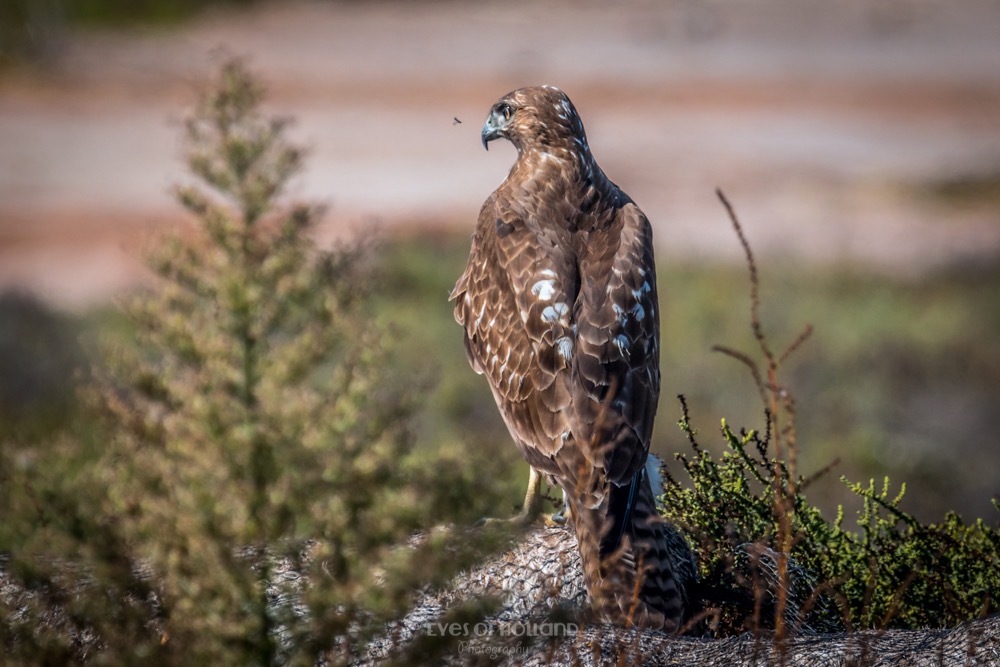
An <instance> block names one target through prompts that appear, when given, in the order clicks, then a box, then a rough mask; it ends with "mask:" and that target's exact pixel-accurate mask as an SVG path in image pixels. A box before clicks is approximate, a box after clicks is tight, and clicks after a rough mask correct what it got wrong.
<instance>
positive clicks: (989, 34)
mask: <svg viewBox="0 0 1000 667" xmlns="http://www.w3.org/2000/svg"><path fill="white" fill-rule="evenodd" d="M998 34H1000V2H996V1H995V0H966V1H964V2H963V3H961V5H960V6H959V5H956V4H955V3H948V2H944V1H940V2H938V1H934V0H890V1H888V2H867V3H866V2H839V3H830V2H818V1H813V0H809V1H806V2H798V1H793V0H747V1H745V2H740V3H731V2H722V1H717V2H711V1H710V2H689V1H670V0H659V1H653V0H649V1H640V0H632V1H630V2H626V3H618V4H615V5H613V6H612V5H611V4H608V3H597V2H568V1H563V2H543V3H536V2H528V1H527V0H512V1H511V2H505V3H502V4H499V5H498V4H496V3H458V2H420V3H416V2H402V1H394V2H393V1H389V2H296V3H273V4H270V5H269V4H266V3H265V4H264V5H262V6H260V7H258V8H257V9H254V10H250V11H242V12H236V13H232V12H218V13H208V14H204V15H202V16H201V17H199V18H197V19H196V20H194V21H192V22H189V23H186V24H184V25H182V26H179V27H176V28H171V29H158V30H153V29H144V30H136V29H133V30H131V31H110V30H102V31H95V32H87V33H73V34H69V35H67V36H66V39H65V40H64V43H63V45H62V48H61V50H60V51H59V53H58V54H57V58H56V59H55V61H54V65H53V66H52V67H51V68H50V69H49V70H47V71H45V72H38V71H37V70H33V71H29V70H22V71H17V72H8V73H7V74H6V75H5V76H4V78H3V79H0V287H9V286H12V285H16V286H21V287H25V288H28V289H30V290H32V291H34V292H37V293H39V294H41V295H43V296H45V297H46V298H47V299H49V300H50V301H52V302H54V303H56V304H59V305H62V306H68V307H86V306H89V305H92V304H95V303H100V302H102V301H104V300H106V299H107V298H108V297H109V295H111V294H113V293H114V292H115V291H116V290H119V289H121V288H122V287H124V286H127V285H129V284H132V283H133V282H134V281H135V280H136V279H137V277H138V276H140V269H139V268H138V264H137V262H136V261H135V260H134V256H135V253H136V250H137V247H138V246H141V245H142V243H143V242H148V241H147V240H148V238H149V232H150V230H152V229H156V228H160V227H163V226H167V225H171V224H176V223H177V222H178V221H179V220H183V217H182V214H181V213H180V211H179V209H178V207H177V206H176V205H175V204H174V203H173V201H172V199H171V196H170V188H171V185H172V184H173V183H175V182H177V181H179V180H181V179H182V178H183V176H184V173H183V172H184V168H183V166H182V165H181V163H180V159H179V157H180V146H179V144H178V139H177V137H178V136H179V127H178V122H179V120H180V119H181V118H182V115H183V113H184V110H185V109H186V108H188V107H189V105H190V103H191V102H192V100H193V99H194V95H195V90H196V89H197V87H198V86H199V85H200V84H201V83H203V82H204V81H205V80H206V79H207V77H209V76H210V75H211V73H212V72H213V71H214V64H215V63H216V62H218V61H219V59H220V58H221V56H220V55H219V52H220V50H221V51H225V52H227V53H230V54H236V55H243V56H247V57H248V58H249V61H250V63H251V65H252V67H253V68H254V69H255V70H256V71H258V72H259V73H260V74H261V76H262V77H263V79H264V80H265V82H266V83H267V85H268V88H269V91H270V96H269V100H270V105H271V107H272V108H273V109H275V110H277V111H279V112H280V113H282V114H287V115H290V116H292V117H294V118H295V119H296V122H297V126H296V129H295V136H296V137H297V138H298V139H299V140H300V141H301V142H302V143H304V144H305V145H307V146H308V147H309V150H310V153H311V155H310V158H309V160H308V162H307V169H306V174H305V176H304V178H303V179H302V180H301V182H300V184H299V185H298V186H297V188H296V191H295V192H294V193H293V194H295V195H299V196H305V197H309V198H315V199H319V200H322V201H326V202H328V203H329V204H330V206H331V209H330V214H329V215H328V216H327V218H326V223H325V227H324V229H323V234H324V235H325V236H334V235H337V234H342V233H344V232H345V231H347V230H355V231H357V230H361V231H365V230H367V229H368V228H369V227H370V226H372V225H378V226H380V227H381V228H383V229H388V230H390V232H391V231H392V230H409V229H418V230H423V229H426V228H428V227H434V228H439V227H443V228H448V229H455V230H465V231H471V228H472V224H473V222H474V220H475V218H476V215H477V213H478V210H479V206H480V204H481V202H482V201H483V199H485V197H486V196H487V195H488V194H489V192H490V191H491V190H492V189H493V188H494V187H495V186H496V185H497V184H498V183H499V181H500V180H502V179H503V177H504V176H505V174H506V171H507V169H508V168H509V167H510V164H511V161H512V159H513V149H511V148H510V147H509V146H506V145H504V146H498V150H492V151H490V152H489V153H485V152H483V150H482V146H481V145H480V142H479V131H480V127H481V124H482V121H483V118H484V117H485V114H486V111H487V109H488V108H489V106H490V105H491V104H492V102H493V101H494V100H495V99H496V98H497V97H499V96H500V95H501V94H502V93H504V92H506V91H508V90H510V89H512V88H515V87H517V86H520V85H525V84H532V83H551V84H556V85H559V86H560V87H562V88H564V89H565V90H566V91H567V92H569V94H570V95H571V97H572V98H573V99H574V101H575V102H576V104H577V107H578V108H579V110H580V112H581V114H582V116H583V118H584V121H585V123H586V125H587V128H588V132H589V135H590V139H591V145H592V146H593V147H594V151H595V154H596V155H597V157H598V159H599V161H600V162H601V164H602V166H603V167H604V169H605V171H606V172H608V174H609V175H610V176H611V177H612V179H614V180H615V181H616V182H618V183H619V184H620V185H622V186H623V187H624V188H625V189H626V190H627V191H628V192H629V193H630V194H631V195H632V196H633V197H634V198H635V199H636V201H637V202H638V203H639V204H640V206H642V207H643V209H644V210H645V211H646V212H647V214H648V215H649V217H650V218H651V219H652V220H653V221H654V224H655V227H656V233H657V242H658V244H659V246H660V252H661V256H664V257H670V256H688V257H696V258H698V257H704V258H720V259H732V258H737V257H738V253H739V247H738V245H737V244H736V242H735V240H734V239H733V237H732V235H731V230H730V229H729V226H728V223H727V221H726V218H725V216H724V214H723V211H722V209H721V207H720V206H719V205H718V203H717V201H716V200H715V197H714V194H713V190H714V188H715V187H717V186H719V187H722V188H723V189H724V190H725V191H726V192H727V194H728V195H729V196H730V198H731V199H732V200H733V202H734V203H735V205H736V206H737V209H738V211H739V212H740V214H741V216H742V218H743V221H744V224H745V226H746V227H747V231H748V234H749V236H750V238H751V240H752V242H753V243H754V245H755V248H756V249H757V251H758V253H760V254H762V255H764V256H772V257H777V256H782V257H790V258H794V259H799V260H803V261H806V262H813V261H823V262H846V263H849V264H863V265H865V266H872V267H877V268H878V269H880V270H885V271H891V272H900V271H903V272H915V271H916V272H919V271H922V270H924V269H927V268H933V267H937V266H940V265H942V264H953V263H968V262H980V263H984V262H992V261H994V260H995V259H996V258H997V257H998V255H1000V39H997V37H996V36H997V35H998ZM458 121H461V122H458Z"/></svg>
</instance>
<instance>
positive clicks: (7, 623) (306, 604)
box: [0, 61, 489, 665]
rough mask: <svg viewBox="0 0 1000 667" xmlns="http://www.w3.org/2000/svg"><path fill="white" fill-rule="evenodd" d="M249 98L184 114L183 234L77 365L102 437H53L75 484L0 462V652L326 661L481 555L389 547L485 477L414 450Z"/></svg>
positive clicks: (391, 384) (233, 91) (442, 537)
mask: <svg viewBox="0 0 1000 667" xmlns="http://www.w3.org/2000/svg"><path fill="white" fill-rule="evenodd" d="M260 100H261V90H260V89H259V87H258V86H257V85H256V83H255V82H254V80H253V79H252V78H251V77H250V76H249V75H248V73H247V72H246V71H245V69H244V68H243V66H242V65H241V64H240V63H239V62H238V61H233V62H229V63H226V64H225V65H224V66H223V67H222V70H221V74H220V76H219V80H218V81H217V83H216V84H215V85H214V87H213V88H212V89H210V90H209V91H208V92H207V93H206V94H205V95H204V96H203V98H202V99H201V101H200V103H199V105H198V107H197V109H196V111H195V113H194V114H193V116H192V117H191V118H190V119H189V120H188V121H187V123H186V138H187V149H188V150H187V162H188V166H189V168H190V170H191V172H192V174H193V175H194V176H195V177H196V181H195V182H194V183H192V184H189V185H185V186H183V187H180V188H178V190H177V196H178V199H179V201H180V203H181V204H182V205H183V206H184V208H186V209H187V210H188V211H189V212H190V213H191V214H192V215H193V217H194V221H195V223H196V224H195V228H194V229H193V230H190V231H185V232H181V233H178V234H176V235H174V236H172V237H170V238H168V239H166V240H164V241H163V242H161V243H160V244H159V246H158V247H157V248H156V249H155V251H154V252H153V255H152V258H151V262H150V266H151V268H152V269H153V271H154V272H155V274H156V281H155V284H154V285H153V287H152V288H151V289H149V290H147V291H144V292H142V293H140V294H138V295H136V296H134V297H133V298H131V299H129V300H128V301H127V302H126V303H125V304H124V305H123V310H124V312H125V314H126V315H127V320H128V323H129V324H128V325H127V326H125V327H124V328H123V330H124V332H125V334H126V335H125V336H118V337H113V338H112V340H108V341H106V342H105V344H104V346H103V349H104V353H103V360H102V361H101V362H100V363H98V364H96V365H95V368H94V374H93V378H92V380H91V381H90V389H89V390H88V392H87V404H88V405H90V406H92V407H93V408H96V409H97V410H98V411H99V412H100V413H101V414H103V415H104V417H105V419H104V429H103V430H101V431H99V432H97V433H98V434H91V435H90V436H89V437H90V439H91V441H93V440H100V439H103V438H106V440H105V441H104V442H103V443H101V444H94V443H93V442H92V443H91V445H89V446H86V447H84V446H81V445H80V442H81V441H82V439H83V438H84V437H87V436H84V435H80V434H77V435H76V436H75V437H71V436H66V437H65V438H63V440H64V442H62V443H61V444H60V443H51V444H50V446H49V448H48V450H47V453H46V457H52V458H47V459H46V464H54V465H55V466H56V467H55V468H54V469H59V470H65V468H64V467H63V466H62V464H59V462H58V460H57V458H58V457H59V456H63V457H67V458H69V459H71V460H73V462H74V465H75V466H77V467H76V469H75V471H74V474H73V475H72V478H71V479H64V478H61V477H60V476H59V475H50V474H47V473H46V474H34V473H30V474H29V473H28V472H25V471H23V470H21V469H20V468H19V467H18V466H17V465H16V463H17V458H16V456H11V454H13V453H14V451H13V449H6V448H5V450H4V452H3V453H4V456H3V457H0V461H2V462H3V463H4V464H5V467H4V470H10V474H9V477H8V479H9V480H15V479H16V483H17V484H18V485H19V486H22V488H26V489H27V490H28V492H27V493H26V494H18V493H16V492H15V490H14V487H13V486H5V491H8V490H9V491H11V493H10V498H11V499H12V500H14V501H16V502H17V504H16V505H15V506H13V507H12V506H8V511H10V512H12V513H13V514H14V515H15V517H16V519H15V520H14V521H13V522H12V524H11V526H9V527H7V528H6V534H4V535H3V538H4V539H3V543H2V544H0V550H4V551H7V552H9V553H11V557H10V559H9V561H8V562H7V563H5V564H4V565H3V568H4V570H5V571H6V572H7V573H8V575H11V576H13V577H14V578H15V579H16V580H17V581H19V582H20V585H21V587H22V588H23V589H24V590H25V591H29V592H33V593H34V595H21V596H18V597H16V599H11V598H9V597H8V598H7V599H4V600H3V602H4V604H3V605H2V608H3V616H2V618H0V627H3V628H4V633H5V634H4V644H5V649H7V651H8V652H9V653H10V654H11V655H12V656H22V657H23V658H24V659H25V661H26V662H35V661H38V660H40V659H49V660H54V661H56V662H62V661H67V660H83V659H85V658H89V657H91V656H94V660H95V661H97V662H102V661H104V662H108V663H111V664H128V663H132V662H140V663H142V664H151V663H166V664H174V663H183V664H259V665H271V664H277V663H282V664H289V663H291V664H300V663H301V664H315V662H316V661H317V659H318V658H319V657H320V656H324V657H325V658H326V659H328V660H330V662H331V664H337V663H339V662H340V661H342V660H346V659H348V658H349V657H350V656H352V655H356V654H357V652H358V651H361V650H363V648H364V643H365V640H366V638H367V637H369V636H370V635H372V634H374V633H377V632H380V631H382V630H383V629H384V625H385V623H386V622H387V621H389V620H391V619H393V618H396V617H398V616H399V615H400V614H401V613H402V612H403V611H404V610H406V609H407V608H408V606H409V604H410V601H411V598H412V596H413V595H414V594H415V592H416V591H417V590H419V588H420V587H421V586H423V585H426V584H427V583H429V582H432V581H436V580H441V579H442V578H446V577H448V576H449V574H450V573H452V572H454V571H455V570H456V569H457V568H459V567H461V566H462V564H463V563H465V562H467V561H468V559H469V558H471V557H472V555H473V554H475V555H479V554H481V553H482V551H483V550H484V549H485V547H484V544H485V542H486V540H487V539H488V538H489V536H485V537H484V538H483V539H480V540H477V539H471V538H470V537H469V536H461V538H460V539H459V538H458V537H457V536H456V535H455V534H454V531H450V530H444V531H434V532H431V533H429V534H428V536H427V538H426V539H424V540H422V541H421V542H420V543H419V544H418V545H411V546H413V548H401V547H403V546H405V545H407V544H408V543H409V542H410V540H411V537H412V535H413V533H415V532H417V531H418V530H427V529H428V528H430V527H432V526H434V525H436V524H440V523H442V522H446V521H447V520H448V519H449V518H450V517H451V516H453V515H454V514H457V513H458V512H457V511H456V510H455V498H456V497H459V498H460V497H463V496H468V495H472V494H473V490H472V488H473V487H472V486H471V484H470V480H472V481H475V482H481V480H480V479H478V477H477V476H475V475H469V474H468V471H467V470H465V469H464V466H465V465H466V462H465V461H454V460H453V461H450V467H448V468H441V467H439V466H438V465H437V463H438V462H436V461H435V460H433V459H430V458H428V457H426V456H424V455H423V454H422V453H421V452H418V451H416V449H415V447H414V439H413V437H412V433H411V431H410V419H411V416H412V414H413V412H414V410H415V408H416V405H417V402H416V397H417V393H418V391H419V389H420V386H419V385H418V384H416V383H414V382H413V381H412V380H411V379H410V378H407V377H401V376H400V375H399V373H398V371H397V369H396V368H394V367H393V366H392V365H391V364H389V363H387V360H388V359H390V355H389V352H388V343H389V341H390V336H388V335H387V332H386V330H385V328H384V327H383V326H381V325H379V324H378V323H377V322H376V320H375V318H374V316H373V314H372V312H371V308H370V303H371V291H370V289H369V286H370V285H371V284H372V276H371V275H370V274H369V267H370V265H371V262H369V261H368V260H367V257H368V249H367V247H365V246H364V245H352V246H341V247H338V248H337V249H335V250H333V251H322V250H320V249H318V248H317V247H315V245H314V244H313V243H312V241H311V240H310V236H309V234H310V231H311V228H312V225H313V223H314V221H315V220H316V218H317V216H318V214H319V210H318V209H317V208H316V207H313V206H305V205H290V206H283V205H280V204H279V201H280V197H281V194H282V193H283V191H284V189H285V186H286V184H287V182H288V180H289V179H290V178H291V177H292V176H293V175H294V174H295V173H296V172H297V171H298V169H299V166H300V162H301V151H299V150H298V149H297V148H295V147H293V146H291V145H289V144H288V143H287V141H286V140H285V139H284V132H285V129H286V127H287V122H286V121H284V120H280V119H274V118H267V117H264V116H262V115H261V113H260V111H259V105H260ZM133 337H134V338H135V340H124V339H127V338H133ZM95 451H96V452H97V455H96V460H95V455H94V452H95ZM88 452H89V453H90V454H89V458H88V454H87V453H88ZM469 460H470V461H472V460H474V457H470V459H469ZM470 465H471V464H470ZM39 521H41V522H42V523H41V525H39ZM15 527H16V528H15ZM40 553H41V554H45V557H44V558H39V554H40ZM418 564H419V566H418ZM302 581H308V582H310V585H308V586H304V585H302V584H301V582H302ZM88 638H89V639H88ZM446 645H447V640H442V647H444V646H446ZM12 659H13V658H12Z"/></svg>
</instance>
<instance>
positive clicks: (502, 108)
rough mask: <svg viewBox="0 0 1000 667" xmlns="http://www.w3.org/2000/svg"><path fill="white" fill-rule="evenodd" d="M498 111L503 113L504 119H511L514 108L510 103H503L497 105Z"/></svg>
mask: <svg viewBox="0 0 1000 667" xmlns="http://www.w3.org/2000/svg"><path fill="white" fill-rule="evenodd" d="M497 111H499V112H500V113H502V114H503V119H504V120H510V117H511V115H512V114H513V113H514V110H513V109H511V108H510V105H509V104H501V105H500V106H499V107H497Z"/></svg>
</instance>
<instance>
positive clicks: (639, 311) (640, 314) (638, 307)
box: [632, 303, 646, 322]
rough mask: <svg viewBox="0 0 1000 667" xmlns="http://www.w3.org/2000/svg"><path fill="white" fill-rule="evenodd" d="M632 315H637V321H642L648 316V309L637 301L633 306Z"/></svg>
mask: <svg viewBox="0 0 1000 667" xmlns="http://www.w3.org/2000/svg"><path fill="white" fill-rule="evenodd" d="M632 315H634V316H635V321H636V322H642V319H643V318H644V317H646V311H645V309H644V308H643V307H642V304H641V303H637V304H635V306H633V307H632Z"/></svg>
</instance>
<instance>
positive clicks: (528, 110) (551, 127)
mask: <svg viewBox="0 0 1000 667" xmlns="http://www.w3.org/2000/svg"><path fill="white" fill-rule="evenodd" d="M500 138H504V139H507V140H508V141H510V143H512V144H514V147H515V148H516V149H517V152H518V153H523V152H525V151H528V150H531V149H538V150H551V149H559V148H563V149H568V150H574V151H583V150H586V148H587V135H586V133H585V132H584V130H583V122H582V121H581V120H580V116H579V115H577V113H576V107H574V106H573V103H572V102H570V100H569V97H568V96H567V95H566V93H564V92H563V91H561V90H559V89H558V88H556V87H555V86H530V87H527V88H518V89H517V90H515V91H513V92H510V93H507V94H506V95H504V96H503V97H501V98H500V99H499V100H498V101H497V103H496V104H494V105H493V108H492V109H490V115H489V116H487V118H486V123H484V124H483V146H484V147H485V148H486V149H487V150H489V143H490V142H491V141H493V140H494V139H500Z"/></svg>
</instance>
